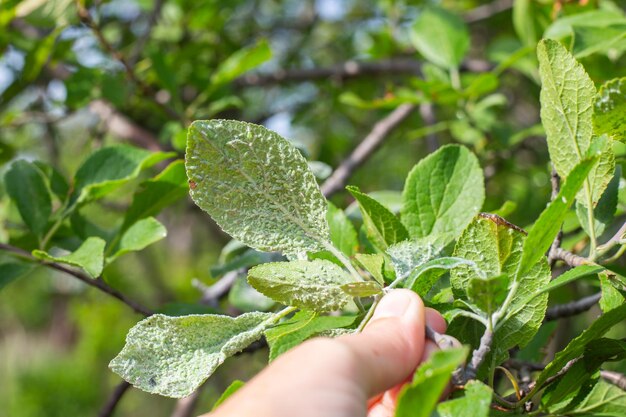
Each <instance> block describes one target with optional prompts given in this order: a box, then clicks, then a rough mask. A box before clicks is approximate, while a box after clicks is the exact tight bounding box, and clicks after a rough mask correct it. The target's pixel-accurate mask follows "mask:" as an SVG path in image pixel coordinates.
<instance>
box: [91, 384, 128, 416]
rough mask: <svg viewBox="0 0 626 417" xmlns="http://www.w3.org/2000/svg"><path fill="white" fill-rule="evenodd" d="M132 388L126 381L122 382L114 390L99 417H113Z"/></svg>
mask: <svg viewBox="0 0 626 417" xmlns="http://www.w3.org/2000/svg"><path fill="white" fill-rule="evenodd" d="M129 388H130V384H129V383H128V382H126V381H122V382H120V383H119V384H117V386H116V387H115V388H114V389H113V392H112V393H111V396H110V397H109V399H108V400H107V402H106V403H105V404H104V406H103V407H102V408H101V409H100V411H99V412H98V417H110V416H112V415H113V412H114V411H115V408H116V407H117V405H118V404H119V402H120V400H121V399H122V397H123V396H124V394H125V393H126V391H128V389H129Z"/></svg>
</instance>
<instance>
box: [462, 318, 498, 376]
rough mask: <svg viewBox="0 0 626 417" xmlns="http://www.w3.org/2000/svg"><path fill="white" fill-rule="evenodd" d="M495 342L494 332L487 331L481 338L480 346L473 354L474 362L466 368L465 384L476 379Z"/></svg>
mask: <svg viewBox="0 0 626 417" xmlns="http://www.w3.org/2000/svg"><path fill="white" fill-rule="evenodd" d="M492 342H493V331H491V330H490V329H486V330H485V333H484V334H483V337H481V338H480V346H479V347H478V349H476V350H474V352H472V360H471V361H470V364H469V365H468V366H467V367H466V368H465V382H466V381H469V380H470V379H474V378H476V372H477V371H478V368H479V367H480V365H481V364H482V363H483V361H484V360H485V357H486V356H487V354H488V353H489V351H490V350H491V343H492Z"/></svg>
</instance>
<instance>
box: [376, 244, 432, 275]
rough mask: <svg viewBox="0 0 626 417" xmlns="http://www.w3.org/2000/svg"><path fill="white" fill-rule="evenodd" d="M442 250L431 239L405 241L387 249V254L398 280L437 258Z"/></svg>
mask: <svg viewBox="0 0 626 417" xmlns="http://www.w3.org/2000/svg"><path fill="white" fill-rule="evenodd" d="M442 248H443V246H442V245H440V244H437V243H435V242H433V241H432V240H430V239H421V240H405V241H404V242H400V243H397V244H395V245H393V246H390V247H389V248H387V254H388V255H389V258H390V259H391V263H392V265H393V269H394V270H395V272H396V278H399V279H405V278H407V277H408V276H409V275H410V274H411V272H412V271H413V270H414V269H415V268H417V267H418V266H420V265H423V264H425V263H426V262H428V261H429V260H431V259H433V258H434V257H435V256H437V255H438V254H439V252H441V249H442Z"/></svg>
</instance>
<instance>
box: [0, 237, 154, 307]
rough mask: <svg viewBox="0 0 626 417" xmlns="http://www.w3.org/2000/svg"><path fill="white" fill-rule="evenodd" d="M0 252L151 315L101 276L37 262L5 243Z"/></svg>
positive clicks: (1, 245)
mask: <svg viewBox="0 0 626 417" xmlns="http://www.w3.org/2000/svg"><path fill="white" fill-rule="evenodd" d="M0 250H3V251H5V252H9V253H12V254H14V255H17V256H19V257H21V258H24V259H26V260H28V261H30V262H33V263H37V264H39V265H42V266H45V267H47V268H50V269H54V270H57V271H60V272H64V273H66V274H67V275H70V276H72V277H74V278H76V279H78V280H79V281H82V282H83V283H85V284H87V285H89V286H91V287H94V288H97V289H99V290H100V291H102V292H103V293H105V294H108V295H110V296H111V297H113V298H116V299H118V300H119V301H121V302H122V303H124V304H126V305H127V306H128V307H130V308H131V309H132V310H133V311H135V312H136V313H139V314H141V315H143V316H150V315H152V314H153V312H152V311H151V310H149V309H148V308H146V307H144V306H143V305H141V304H139V303H137V302H136V301H133V300H131V299H129V298H128V297H126V296H125V295H124V294H122V293H121V292H120V291H118V290H116V289H115V288H113V287H110V286H109V285H108V284H107V283H106V282H104V279H102V276H99V277H97V278H95V279H93V278H91V277H89V276H87V275H86V274H83V273H82V272H80V271H77V270H75V269H72V268H68V267H66V266H64V265H61V264H58V263H55V262H48V261H42V260H39V259H37V258H35V257H34V256H32V255H31V254H30V253H29V252H27V251H25V250H23V249H20V248H17V247H15V246H12V245H8V244H6V243H0Z"/></svg>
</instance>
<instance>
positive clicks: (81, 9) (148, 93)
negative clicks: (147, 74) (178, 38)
mask: <svg viewBox="0 0 626 417" xmlns="http://www.w3.org/2000/svg"><path fill="white" fill-rule="evenodd" d="M76 7H77V13H78V17H79V19H80V21H81V22H83V23H84V24H85V25H87V26H88V27H89V28H90V29H91V31H92V32H93V34H94V36H95V37H96V38H97V39H98V42H99V43H100V46H101V47H102V49H104V50H105V51H106V52H107V53H108V54H109V55H111V56H112V57H113V59H115V60H116V61H118V62H119V63H120V64H122V67H124V71H125V72H126V78H128V80H129V81H131V82H133V83H134V84H135V85H137V87H138V88H139V90H140V91H141V93H142V95H143V96H144V97H146V98H147V99H148V100H150V101H151V102H152V103H154V104H155V105H156V106H157V107H159V108H160V109H161V110H163V112H164V113H165V114H167V115H168V116H169V117H171V118H172V119H175V120H179V121H181V122H182V123H183V124H186V121H185V118H184V117H183V115H181V114H179V113H178V112H177V111H176V110H174V109H173V108H171V107H170V106H168V105H167V104H165V103H163V102H161V101H159V100H157V99H156V98H155V92H154V91H153V89H152V87H150V86H149V85H148V84H146V83H145V82H144V81H143V80H141V79H139V78H138V77H137V75H136V74H135V70H134V69H133V66H132V65H131V64H130V63H129V62H128V60H126V58H124V55H122V53H121V52H119V51H118V50H117V49H115V48H114V47H113V45H111V43H110V42H109V41H108V40H107V39H106V37H105V36H104V34H103V33H102V30H101V29H100V27H99V26H98V24H97V23H96V22H95V21H94V20H93V17H92V16H91V14H90V13H89V10H87V8H85V6H84V5H83V4H82V3H81V2H80V1H76Z"/></svg>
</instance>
